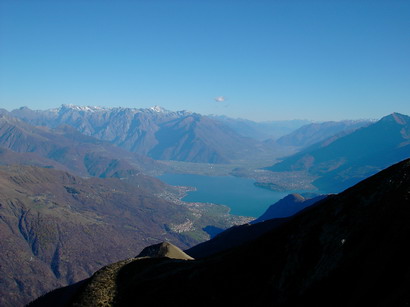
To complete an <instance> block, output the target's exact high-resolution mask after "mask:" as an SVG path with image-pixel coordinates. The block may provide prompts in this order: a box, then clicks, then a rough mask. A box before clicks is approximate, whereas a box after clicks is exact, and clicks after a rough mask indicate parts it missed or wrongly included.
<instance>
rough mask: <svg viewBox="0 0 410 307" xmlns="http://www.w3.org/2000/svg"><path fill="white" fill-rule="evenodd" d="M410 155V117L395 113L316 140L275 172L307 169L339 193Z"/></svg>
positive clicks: (321, 183) (326, 188) (329, 189)
mask: <svg viewBox="0 0 410 307" xmlns="http://www.w3.org/2000/svg"><path fill="white" fill-rule="evenodd" d="M408 157H410V117H409V116H407V115H403V114H399V113H393V114H391V115H388V116H385V117H383V118H382V119H380V120H379V121H377V122H375V123H373V124H370V125H368V126H366V127H362V128H359V129H357V130H355V131H353V132H351V133H349V134H347V135H341V136H340V135H339V136H333V137H331V138H328V139H326V140H324V141H322V142H319V143H316V144H314V145H311V146H309V147H307V148H306V149H304V150H302V151H300V152H298V153H296V154H294V155H292V156H290V157H287V158H284V159H283V161H281V162H279V163H277V164H275V165H273V166H272V167H270V168H268V169H269V170H271V171H275V172H282V171H307V172H309V173H310V174H312V175H315V176H318V177H319V178H318V179H317V180H316V181H314V185H315V186H317V187H318V188H319V189H322V190H324V191H327V192H338V191H341V190H343V189H346V188H348V187H349V186H352V185H353V184H355V183H357V182H358V181H360V180H362V179H364V178H366V177H368V176H370V175H372V174H374V173H376V172H378V171H380V170H381V169H383V168H385V167H387V166H389V165H392V164H394V163H397V162H398V161H401V160H403V159H406V158H408Z"/></svg>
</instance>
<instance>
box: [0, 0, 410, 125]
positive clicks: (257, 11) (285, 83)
mask: <svg viewBox="0 0 410 307" xmlns="http://www.w3.org/2000/svg"><path fill="white" fill-rule="evenodd" d="M220 96H222V97H224V99H215V98H216V97H220ZM217 100H219V101H217ZM67 103H71V104H77V105H97V106H108V107H115V106H123V107H136V108H141V107H150V106H153V105H160V106H163V107H165V108H167V109H170V110H190V111H194V112H199V113H202V114H225V115H228V116H231V117H242V118H248V119H253V120H258V121H259V120H281V119H295V118H297V119H310V120H341V119H358V118H380V117H382V116H384V115H387V114H389V113H392V112H400V113H404V114H408V115H410V1H407V0H406V1H400V0H397V1H395V0H386V1H377V0H373V1H365V0H363V1H348V0H340V1H332V0H326V1H309V0H303V1H293V0H287V1H285V0H282V1H274V0H271V1H258V0H256V1H240V0H233V1H224V0H215V1H213V0H210V1H195V0H191V1H180V0H173V1H169V0H167V1H159V0H158V1H148V0H147V1H104V0H101V1H5V0H0V107H2V108H5V109H8V110H11V109H14V108H18V107H20V106H28V107H30V108H32V109H47V108H54V107H58V106H59V105H61V104H67Z"/></svg>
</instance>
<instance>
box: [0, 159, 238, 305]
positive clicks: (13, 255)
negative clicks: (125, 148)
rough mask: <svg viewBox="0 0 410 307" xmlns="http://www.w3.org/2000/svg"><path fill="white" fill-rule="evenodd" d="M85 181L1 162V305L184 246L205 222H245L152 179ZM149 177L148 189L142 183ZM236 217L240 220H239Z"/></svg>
mask: <svg viewBox="0 0 410 307" xmlns="http://www.w3.org/2000/svg"><path fill="white" fill-rule="evenodd" d="M135 177H141V179H140V180H137V179H135V182H137V183H138V184H135V183H133V181H132V180H120V179H114V178H111V179H101V178H89V179H84V178H80V177H76V176H73V175H71V174H69V173H67V172H62V171H56V170H52V169H46V168H39V167H31V166H7V167H0V242H1V249H0V264H1V265H0V285H1V287H0V306H15V305H23V304H24V303H28V302H29V301H30V300H32V299H34V298H35V297H37V296H39V295H41V294H42V293H44V292H46V291H50V290H52V289H53V288H55V287H59V286H64V285H68V284H71V283H73V282H76V281H79V280H81V279H84V278H87V277H88V276H90V274H91V273H92V272H94V271H95V270H97V269H99V268H100V267H101V266H103V265H106V264H108V263H111V262H114V261H118V260H120V259H124V258H128V257H131V256H134V255H135V252H137V251H139V250H141V249H142V248H143V247H145V246H147V245H150V244H153V243H156V242H159V241H164V240H168V241H170V242H173V243H175V244H177V245H178V246H181V247H183V248H186V247H190V246H192V245H194V244H195V243H198V242H201V241H203V240H205V239H206V238H207V234H206V233H205V232H203V231H202V228H204V227H206V226H208V225H214V226H215V227H221V228H226V227H229V226H231V225H232V223H235V221H237V222H239V221H243V220H241V219H240V218H239V217H237V218H235V217H233V216H228V215H227V209H226V208H225V207H222V206H211V205H205V204H190V203H184V202H181V201H179V200H178V199H177V197H176V196H174V200H172V195H173V190H172V188H170V187H167V186H166V185H164V184H163V183H161V182H159V181H158V182H157V183H156V184H157V185H158V188H157V189H158V191H160V192H161V193H162V194H167V195H168V199H169V200H164V198H159V197H157V196H155V194H153V193H152V191H153V190H155V189H154V188H153V180H154V179H153V178H149V177H144V176H143V175H142V174H136V176H135ZM144 178H145V179H146V180H151V181H152V182H150V183H149V191H148V190H146V189H145V188H144V185H143V184H139V183H141V182H142V181H144ZM238 220H239V221H238Z"/></svg>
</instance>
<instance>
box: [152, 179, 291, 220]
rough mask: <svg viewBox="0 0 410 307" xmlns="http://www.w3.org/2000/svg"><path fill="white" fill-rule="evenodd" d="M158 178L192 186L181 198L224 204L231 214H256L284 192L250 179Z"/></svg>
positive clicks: (275, 200)
mask: <svg viewBox="0 0 410 307" xmlns="http://www.w3.org/2000/svg"><path fill="white" fill-rule="evenodd" d="M158 178H159V179H161V180H162V181H164V182H166V183H168V184H171V185H177V186H190V187H195V188H196V189H197V190H196V191H192V192H188V194H187V196H185V197H184V198H183V200H184V201H188V202H203V203H214V204H221V205H225V206H228V207H229V208H230V209H231V211H230V213H231V214H236V215H243V216H252V217H259V216H260V215H262V214H263V213H264V212H265V210H266V209H267V208H268V207H269V206H270V205H271V204H273V203H275V202H277V201H278V200H279V199H281V198H283V197H285V196H286V195H287V194H288V193H286V192H275V191H269V190H267V189H263V188H259V187H256V186H255V185H254V184H253V183H254V182H255V181H254V180H253V179H249V178H241V177H233V176H201V175H191V174H165V175H162V176H159V177H158Z"/></svg>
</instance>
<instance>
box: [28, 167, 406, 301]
mask: <svg viewBox="0 0 410 307" xmlns="http://www.w3.org/2000/svg"><path fill="white" fill-rule="evenodd" d="M409 195H410V160H405V161H403V162H401V163H398V164H396V165H393V166H391V167H389V168H387V169H386V170H383V171H381V172H379V173H378V174H376V175H374V176H372V177H370V178H368V179H366V180H364V181H362V182H360V183H358V184H357V185H355V186H353V187H351V188H349V189H347V190H346V191H344V192H342V193H340V194H338V195H332V196H329V197H327V198H326V199H323V200H321V201H319V202H317V203H316V204H314V205H313V206H311V207H309V208H307V209H305V210H303V211H302V212H300V213H298V214H296V215H295V216H293V217H291V218H287V219H285V220H284V221H281V222H279V223H277V225H276V226H274V227H272V229H271V230H270V231H268V232H266V233H265V234H263V235H262V236H259V237H257V238H256V239H253V240H251V241H248V242H246V243H243V244H242V245H239V246H236V247H234V248H227V249H225V250H222V251H219V252H217V253H215V254H212V255H209V256H207V257H204V258H201V259H199V260H189V258H187V257H186V256H185V254H183V253H181V252H180V251H178V250H175V249H174V248H171V247H169V246H168V247H167V245H165V246H162V245H159V246H156V247H153V248H151V249H150V250H151V253H147V254H145V255H138V256H137V257H135V258H129V259H127V260H123V261H121V262H118V263H115V264H112V265H109V266H107V267H105V268H103V269H101V270H100V271H98V272H96V273H95V274H94V275H93V276H92V277H91V278H89V279H86V280H84V281H82V282H80V283H77V284H75V285H72V286H69V287H66V288H62V289H58V290H55V291H53V292H51V293H49V294H47V295H45V296H43V297H41V298H39V299H38V300H36V301H35V302H33V303H32V304H31V305H30V306H95V305H96V304H99V303H100V304H103V303H105V304H107V305H110V306H130V305H136V304H139V305H142V306H159V305H172V306H192V305H195V306H213V305H229V306H234V305H235V306H280V307H285V306H339V307H342V306H405V305H407V304H408V303H409V302H410V293H409V291H408V289H409V287H410V277H409V276H410V275H409V272H410V265H409V262H408V259H409V257H410V251H409V249H408V248H407V242H408V240H409V238H410V224H409V223H408V220H409V218H410V207H409V201H410V199H409V197H410V196H409ZM271 221H274V220H271ZM266 222H268V221H266ZM266 222H264V223H266ZM259 224H260V223H259ZM253 227H258V224H254V225H251V226H249V229H248V231H249V232H252V228H253ZM233 231H235V230H233ZM161 250H162V251H163V252H162V253H161V254H159V252H160V251H161ZM168 250H170V251H171V252H175V253H174V255H175V256H174V257H167V251H168Z"/></svg>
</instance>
